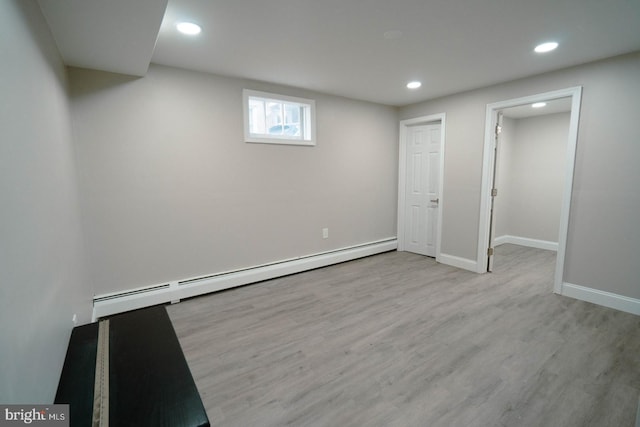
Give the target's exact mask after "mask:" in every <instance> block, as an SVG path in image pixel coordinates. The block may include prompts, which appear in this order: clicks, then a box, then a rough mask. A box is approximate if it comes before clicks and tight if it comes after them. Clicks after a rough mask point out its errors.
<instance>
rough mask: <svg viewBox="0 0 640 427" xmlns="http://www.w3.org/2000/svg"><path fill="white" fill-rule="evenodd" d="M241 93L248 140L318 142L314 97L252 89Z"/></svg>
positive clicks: (293, 142) (284, 142)
mask: <svg viewBox="0 0 640 427" xmlns="http://www.w3.org/2000/svg"><path fill="white" fill-rule="evenodd" d="M242 95H243V105H244V140H245V141H246V142H257V143H263V144H287V145H316V138H315V127H316V126H315V108H316V105H315V101H314V100H312V99H304V98H295V97H292V96H285V95H276V94H273V93H266V92H258V91H255V90H249V89H245V90H243V91H242Z"/></svg>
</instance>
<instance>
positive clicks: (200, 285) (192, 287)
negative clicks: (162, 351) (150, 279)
mask: <svg viewBox="0 0 640 427" xmlns="http://www.w3.org/2000/svg"><path fill="white" fill-rule="evenodd" d="M397 248H398V241H397V239H396V238H395V237H394V238H390V239H385V240H379V241H376V242H370V243H366V244H362V245H357V246H351V247H348V248H341V249H337V250H334V251H329V252H322V253H319V254H313V255H308V256H303V257H298V258H293V259H288V260H282V261H278V262H273V263H269V264H265V265H258V266H254V267H248V268H243V269H241V270H234V271H229V272H222V273H217V274H212V275H209V276H205V277H200V278H191V279H184V280H179V281H174V282H170V283H165V284H160V285H156V286H149V287H145V288H136V289H131V290H128V291H123V292H117V293H111V294H104V295H96V296H95V297H94V298H93V320H92V321H94V322H95V321H97V320H98V319H100V318H101V317H106V316H111V315H113V314H118V313H123V312H125V311H130V310H136V309H139V308H144V307H150V306H152V305H158V304H165V303H169V302H176V301H178V300H181V299H184V298H190V297H194V296H197V295H203V294H207V293H210V292H216V291H221V290H223V289H229V288H234V287H236V286H243V285H248V284H250V283H256V282H261V281H263V280H269V279H274V278H276V277H281V276H286V275H289V274H294V273H300V272H302V271H306V270H312V269H314V268H319V267H326V266H328V265H332V264H338V263H341V262H345V261H351V260H354V259H358V258H363V257H366V256H369V255H375V254H379V253H383V252H388V251H393V250H396V249H397Z"/></svg>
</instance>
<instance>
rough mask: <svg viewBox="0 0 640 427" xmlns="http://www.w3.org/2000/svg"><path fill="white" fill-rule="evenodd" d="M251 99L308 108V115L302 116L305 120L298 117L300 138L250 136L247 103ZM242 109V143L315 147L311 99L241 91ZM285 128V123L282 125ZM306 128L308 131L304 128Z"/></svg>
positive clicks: (264, 135) (314, 122)
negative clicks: (306, 135)
mask: <svg viewBox="0 0 640 427" xmlns="http://www.w3.org/2000/svg"><path fill="white" fill-rule="evenodd" d="M251 98H259V99H261V100H264V101H273V102H276V103H281V104H285V103H294V104H300V105H301V106H303V107H304V108H308V113H307V114H304V117H306V120H305V119H303V117H302V116H301V117H300V120H301V122H302V123H303V125H302V126H303V127H302V129H300V133H301V138H300V139H298V138H296V137H290V136H287V135H281V136H277V135H269V134H266V133H265V134H255V133H254V134H252V133H251V129H250V126H249V125H250V122H249V116H250V108H249V101H250V99H251ZM242 107H243V115H244V141H245V142H251V143H259V144H279V145H302V146H315V145H316V102H315V100H313V99H307V98H298V97H295V96H288V95H280V94H275V93H269V92H261V91H257V90H251V89H243V90H242ZM282 125H283V126H286V125H287V123H283V124H282ZM307 127H308V130H306V128H307ZM305 134H308V138H305Z"/></svg>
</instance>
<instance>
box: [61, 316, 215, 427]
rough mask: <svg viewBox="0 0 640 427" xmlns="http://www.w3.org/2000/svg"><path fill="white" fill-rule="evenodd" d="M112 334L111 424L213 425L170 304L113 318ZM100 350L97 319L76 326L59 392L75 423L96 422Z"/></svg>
mask: <svg viewBox="0 0 640 427" xmlns="http://www.w3.org/2000/svg"><path fill="white" fill-rule="evenodd" d="M108 336H109V351H108V354H109V361H108V368H109V372H108V379H109V381H108V416H109V424H110V425H111V426H118V427H120V426H123V427H125V426H184V427H196V426H209V419H208V418H207V414H206V412H205V409H204V406H203V404H202V400H201V399H200V394H199V393H198V390H197V388H196V385H195V382H194V381H193V377H192V375H191V371H190V370H189V366H188V365H187V362H186V360H185V358H184V354H183V352H182V348H181V347H180V343H179V342H178V338H177V336H176V334H175V331H174V330H173V326H172V325H171V320H170V319H169V316H168V315H167V312H166V310H165V308H164V307H162V306H158V307H151V308H146V309H142V310H137V311H132V312H129V313H124V314H119V315H116V316H113V317H111V318H109V333H108ZM97 349H98V324H97V323H93V324H90V325H85V326H79V327H76V328H74V329H73V331H72V333H71V339H70V341H69V347H68V349H67V355H66V358H65V362H64V366H63V368H62V374H61V376H60V383H59V384H58V390H57V393H56V397H55V403H68V404H69V405H70V406H69V412H70V414H69V418H70V422H71V426H72V427H73V426H91V425H92V418H93V413H94V388H95V374H96V355H97V351H98V350H97Z"/></svg>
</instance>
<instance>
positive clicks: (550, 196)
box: [478, 87, 581, 293]
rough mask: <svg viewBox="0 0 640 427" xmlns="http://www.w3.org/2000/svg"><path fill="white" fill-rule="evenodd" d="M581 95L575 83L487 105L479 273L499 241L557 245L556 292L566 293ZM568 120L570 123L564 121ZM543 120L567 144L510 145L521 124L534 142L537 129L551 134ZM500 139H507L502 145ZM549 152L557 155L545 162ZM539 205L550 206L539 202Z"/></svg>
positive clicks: (488, 263) (489, 261) (489, 264)
mask: <svg viewBox="0 0 640 427" xmlns="http://www.w3.org/2000/svg"><path fill="white" fill-rule="evenodd" d="M580 96H581V88H580V87H577V88H569V89H565V90H560V91H554V92H547V93H543V94H538V95H533V96H529V97H524V98H518V99H512V100H507V101H502V102H498V103H494V104H489V105H487V116H486V129H487V131H486V133H485V151H484V163H483V176H482V194H481V212H480V216H481V219H480V227H479V228H480V234H479V238H478V266H479V269H478V272H480V273H482V272H486V271H491V268H492V263H493V258H492V257H493V254H494V252H493V250H494V247H495V245H496V243H516V244H524V245H526V246H534V247H539V248H542V249H552V250H553V249H555V250H557V256H556V272H555V277H554V292H556V293H560V292H561V291H562V281H563V280H562V276H563V272H564V255H565V247H566V240H567V230H568V222H569V208H570V197H571V189H572V184H573V167H574V159H575V149H576V141H577V129H578V119H579V108H580ZM542 102H544V103H546V104H547V105H546V106H545V107H543V108H541V109H540V110H539V111H537V112H535V113H534V112H532V111H533V110H534V109H533V108H532V105H533V104H535V103H542ZM544 109H546V110H544ZM542 111H544V112H545V114H542ZM546 113H549V114H546ZM544 116H548V117H547V118H543V117H544ZM551 116H554V117H551ZM519 120H522V121H521V122H518V121H519ZM564 120H567V121H568V123H562V122H563V121H564ZM545 122H546V123H547V124H549V123H554V125H555V126H554V127H555V130H553V131H551V133H552V134H555V135H556V136H555V137H554V138H555V139H557V138H559V137H558V135H559V134H564V137H562V138H563V139H564V140H565V143H564V144H562V145H563V146H558V143H557V142H556V143H555V146H551V144H547V145H548V146H547V147H545V148H544V150H546V154H545V153H542V152H536V149H539V150H540V151H543V149H542V146H540V147H536V146H535V145H532V144H531V143H524V144H520V145H515V144H509V142H508V139H512V141H511V142H513V138H517V137H518V135H517V134H518V132H517V129H518V125H520V128H521V130H522V131H521V132H520V134H521V135H520V136H522V135H524V138H525V139H527V138H528V139H534V140H535V138H536V132H538V134H539V136H541V137H542V136H544V137H545V138H546V137H547V136H549V135H543V133H548V132H546V131H545V130H543V128H542V127H541V126H542V125H543V124H544V123H545ZM503 132H504V133H503ZM501 139H504V140H506V141H505V142H506V143H505V144H502V142H501ZM510 150H511V152H509V151H510ZM514 151H515V152H514ZM545 155H546V156H553V158H552V159H551V158H547V161H545V160H544V156H545ZM523 157H524V158H526V159H527V160H526V161H525V162H524V163H522V164H521V165H516V166H515V167H511V168H509V167H504V166H505V165H502V167H501V162H502V163H508V162H515V161H517V159H518V158H520V159H521V160H520V161H522V158H523ZM545 164H546V165H545ZM511 166H514V165H513V164H512V165H511ZM545 167H546V169H547V170H545ZM540 181H544V182H542V183H541V182H540ZM507 182H509V183H510V184H511V185H509V184H506V183H507ZM545 185H546V186H547V187H548V188H547V189H546V190H547V191H546V192H545ZM500 186H501V187H502V188H500ZM551 186H553V187H554V188H551ZM501 192H502V193H501ZM501 194H502V195H503V196H504V197H503V198H502V199H500V197H501ZM510 196H511V200H510V201H509V200H508V199H509V197H510ZM503 202H504V203H503ZM541 203H544V204H546V205H548V206H546V205H545V206H540V205H537V204H541ZM547 208H548V209H547ZM500 216H502V221H501V220H500ZM509 216H511V217H509ZM516 217H517V218H516ZM510 218H511V219H513V221H511V222H510V221H509V219H510ZM505 219H506V221H505ZM554 230H555V231H554ZM555 237H557V238H555Z"/></svg>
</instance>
